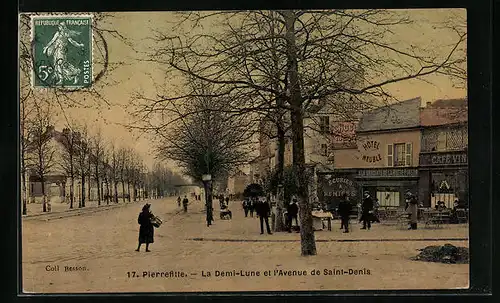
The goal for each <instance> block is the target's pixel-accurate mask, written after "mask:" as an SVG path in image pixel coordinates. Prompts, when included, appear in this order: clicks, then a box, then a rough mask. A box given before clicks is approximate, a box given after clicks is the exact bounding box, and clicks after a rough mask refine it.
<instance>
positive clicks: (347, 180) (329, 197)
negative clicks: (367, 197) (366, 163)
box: [317, 169, 359, 209]
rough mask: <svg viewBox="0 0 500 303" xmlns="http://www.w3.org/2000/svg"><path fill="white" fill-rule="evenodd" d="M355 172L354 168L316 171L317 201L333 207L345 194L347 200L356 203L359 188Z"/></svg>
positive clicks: (328, 207) (327, 206)
mask: <svg viewBox="0 0 500 303" xmlns="http://www.w3.org/2000/svg"><path fill="white" fill-rule="evenodd" d="M356 174H357V171H356V170H354V169H342V170H335V172H324V173H323V172H319V173H317V178H318V179H317V180H318V183H317V184H318V199H319V202H320V203H321V204H322V205H324V206H325V207H326V208H327V209H335V208H336V207H337V206H338V204H339V203H340V200H341V198H342V196H343V195H344V194H345V195H347V197H348V199H349V200H351V201H355V203H357V202H358V200H359V189H358V186H357V183H356V180H355V177H356Z"/></svg>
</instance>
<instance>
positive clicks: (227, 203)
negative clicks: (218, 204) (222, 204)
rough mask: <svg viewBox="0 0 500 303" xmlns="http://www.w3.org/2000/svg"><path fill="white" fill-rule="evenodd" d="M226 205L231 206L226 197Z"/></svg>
mask: <svg viewBox="0 0 500 303" xmlns="http://www.w3.org/2000/svg"><path fill="white" fill-rule="evenodd" d="M226 205H227V206H229V197H226Z"/></svg>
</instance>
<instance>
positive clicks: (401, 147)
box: [394, 143, 406, 166]
mask: <svg viewBox="0 0 500 303" xmlns="http://www.w3.org/2000/svg"><path fill="white" fill-rule="evenodd" d="M405 165H406V144H404V143H400V144H394V166H405Z"/></svg>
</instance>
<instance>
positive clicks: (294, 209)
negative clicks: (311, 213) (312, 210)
mask: <svg viewBox="0 0 500 303" xmlns="http://www.w3.org/2000/svg"><path fill="white" fill-rule="evenodd" d="M298 214H299V206H298V205H297V199H296V198H293V199H292V201H291V202H290V203H289V204H288V205H287V206H286V215H287V222H286V223H287V230H288V232H289V233H291V232H292V225H293V220H294V219H295V224H296V225H297V226H299V220H298V219H297V216H298Z"/></svg>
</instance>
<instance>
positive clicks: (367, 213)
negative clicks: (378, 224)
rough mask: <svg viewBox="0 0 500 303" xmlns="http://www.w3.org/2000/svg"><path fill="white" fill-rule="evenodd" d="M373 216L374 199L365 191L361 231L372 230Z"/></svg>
mask: <svg viewBox="0 0 500 303" xmlns="http://www.w3.org/2000/svg"><path fill="white" fill-rule="evenodd" d="M372 215H373V199H372V197H371V196H370V193H369V192H367V191H365V194H364V199H363V204H361V221H363V227H362V228H361V229H367V228H368V230H370V228H371V227H372V223H371V221H372Z"/></svg>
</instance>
